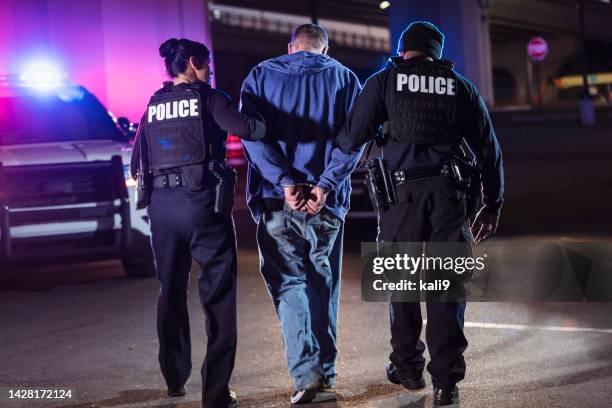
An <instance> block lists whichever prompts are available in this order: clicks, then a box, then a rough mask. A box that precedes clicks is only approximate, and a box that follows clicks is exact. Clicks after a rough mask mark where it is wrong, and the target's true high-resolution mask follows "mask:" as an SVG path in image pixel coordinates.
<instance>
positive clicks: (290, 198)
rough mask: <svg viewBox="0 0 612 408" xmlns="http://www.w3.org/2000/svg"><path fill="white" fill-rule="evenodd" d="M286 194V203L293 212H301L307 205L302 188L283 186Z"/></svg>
mask: <svg viewBox="0 0 612 408" xmlns="http://www.w3.org/2000/svg"><path fill="white" fill-rule="evenodd" d="M283 191H284V192H285V202H286V203H287V205H288V206H289V207H290V208H291V209H292V210H298V211H299V210H301V209H302V207H304V205H305V204H306V196H305V195H304V190H303V188H302V187H301V186H298V185H291V186H283Z"/></svg>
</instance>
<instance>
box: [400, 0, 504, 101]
mask: <svg viewBox="0 0 612 408" xmlns="http://www.w3.org/2000/svg"><path fill="white" fill-rule="evenodd" d="M480 3H485V2H482V1H479V0H462V1H456V0H403V1H395V2H392V3H391V7H390V8H389V26H390V30H391V41H392V44H391V46H392V47H391V50H392V52H393V54H395V52H396V51H397V41H398V39H399V37H400V34H401V32H402V31H403V30H404V28H406V27H407V26H408V24H410V23H411V22H413V21H417V20H428V21H431V22H432V23H434V24H435V25H437V26H438V27H439V28H440V30H441V31H442V32H443V33H444V35H445V36H446V45H445V47H444V51H443V56H444V57H445V58H448V59H450V60H452V61H454V62H455V63H456V69H457V71H458V72H459V73H461V74H463V75H465V76H466V77H467V78H468V79H470V80H471V81H472V82H473V83H474V84H475V85H476V87H478V90H479V91H480V93H481V94H482V97H483V99H484V100H485V101H486V102H487V104H489V105H492V104H493V102H494V101H493V74H492V68H491V42H490V39H489V20H488V11H487V10H483V9H481V7H480V5H479V4H480Z"/></svg>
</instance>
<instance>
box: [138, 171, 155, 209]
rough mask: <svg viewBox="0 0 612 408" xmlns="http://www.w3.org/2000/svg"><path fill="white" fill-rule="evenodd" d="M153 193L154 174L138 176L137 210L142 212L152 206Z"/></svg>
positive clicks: (148, 173) (147, 173)
mask: <svg viewBox="0 0 612 408" xmlns="http://www.w3.org/2000/svg"><path fill="white" fill-rule="evenodd" d="M152 192H153V174H151V173H150V172H146V173H143V174H138V184H137V185H136V208H137V209H139V210H142V209H143V208H147V207H148V206H149V204H151V193H152Z"/></svg>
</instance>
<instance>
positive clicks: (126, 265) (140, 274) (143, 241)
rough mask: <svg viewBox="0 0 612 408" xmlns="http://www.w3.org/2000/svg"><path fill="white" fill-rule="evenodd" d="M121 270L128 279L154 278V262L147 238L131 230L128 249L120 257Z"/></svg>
mask: <svg viewBox="0 0 612 408" xmlns="http://www.w3.org/2000/svg"><path fill="white" fill-rule="evenodd" d="M121 263H122V264H123V270H124V272H125V274H126V275H127V276H129V277H130V278H149V277H152V276H155V261H154V258H153V250H152V249H151V243H150V241H149V237H147V236H146V235H144V234H142V233H141V232H139V231H135V230H132V237H131V240H130V244H129V246H128V248H127V249H126V250H125V251H124V253H123V256H122V257H121Z"/></svg>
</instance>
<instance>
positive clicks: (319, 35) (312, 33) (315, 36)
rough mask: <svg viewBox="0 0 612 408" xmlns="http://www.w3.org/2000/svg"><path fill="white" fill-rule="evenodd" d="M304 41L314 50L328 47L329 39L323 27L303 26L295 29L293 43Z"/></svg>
mask: <svg viewBox="0 0 612 408" xmlns="http://www.w3.org/2000/svg"><path fill="white" fill-rule="evenodd" d="M301 41H304V42H306V43H308V44H309V45H310V46H312V47H314V48H321V47H328V46H329V45H328V44H329V39H328V37H327V32H326V31H325V29H324V28H323V27H321V26H320V25H317V24H302V25H301V26H299V27H298V28H296V29H295V31H294V32H293V35H292V36H291V42H292V43H296V42H301Z"/></svg>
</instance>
